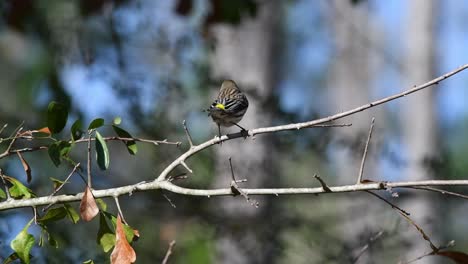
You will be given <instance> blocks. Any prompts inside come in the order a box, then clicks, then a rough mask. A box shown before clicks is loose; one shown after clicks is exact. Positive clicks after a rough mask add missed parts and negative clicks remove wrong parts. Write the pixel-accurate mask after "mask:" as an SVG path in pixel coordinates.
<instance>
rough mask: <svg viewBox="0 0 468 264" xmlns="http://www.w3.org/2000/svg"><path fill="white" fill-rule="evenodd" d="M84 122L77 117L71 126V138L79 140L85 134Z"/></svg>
mask: <svg viewBox="0 0 468 264" xmlns="http://www.w3.org/2000/svg"><path fill="white" fill-rule="evenodd" d="M82 126H83V125H82V123H81V120H80V119H77V120H76V121H75V122H74V123H73V125H72V126H71V128H70V132H71V138H72V140H73V141H75V140H78V139H80V138H81V136H83V130H82Z"/></svg>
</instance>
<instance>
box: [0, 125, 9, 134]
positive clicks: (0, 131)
mask: <svg viewBox="0 0 468 264" xmlns="http://www.w3.org/2000/svg"><path fill="white" fill-rule="evenodd" d="M7 126H8V123H5V124H4V125H3V127H2V128H1V129H0V134H1V133H3V130H5V128H7Z"/></svg>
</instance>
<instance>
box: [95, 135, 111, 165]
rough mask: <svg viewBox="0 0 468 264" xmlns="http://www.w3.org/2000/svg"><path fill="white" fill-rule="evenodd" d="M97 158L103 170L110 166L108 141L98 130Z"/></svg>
mask: <svg viewBox="0 0 468 264" xmlns="http://www.w3.org/2000/svg"><path fill="white" fill-rule="evenodd" d="M96 159H97V163H98V166H99V168H100V169H101V170H107V169H108V168H109V162H110V159H109V149H108V148H107V144H106V141H105V140H104V138H102V136H101V134H100V133H99V132H97V131H96Z"/></svg>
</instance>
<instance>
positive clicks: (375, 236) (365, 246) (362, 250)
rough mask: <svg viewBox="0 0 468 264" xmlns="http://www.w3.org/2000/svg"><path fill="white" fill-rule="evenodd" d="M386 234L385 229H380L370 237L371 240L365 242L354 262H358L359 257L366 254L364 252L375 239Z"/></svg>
mask: <svg viewBox="0 0 468 264" xmlns="http://www.w3.org/2000/svg"><path fill="white" fill-rule="evenodd" d="M383 234H384V231H382V230H381V231H379V232H378V233H377V234H375V235H373V236H372V237H371V238H370V239H369V242H368V243H367V244H365V245H364V246H363V247H362V248H361V250H359V253H358V254H357V256H356V257H355V258H354V260H353V263H357V261H358V260H359V258H360V257H361V256H362V254H364V252H366V250H367V249H368V248H369V246H370V244H372V243H373V242H374V241H376V240H377V239H379V237H381V236H382V235H383Z"/></svg>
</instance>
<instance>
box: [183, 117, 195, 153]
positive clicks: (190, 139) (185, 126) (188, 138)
mask: <svg viewBox="0 0 468 264" xmlns="http://www.w3.org/2000/svg"><path fill="white" fill-rule="evenodd" d="M182 125H184V131H185V135H186V136H187V140H188V142H189V144H190V148H193V146H194V145H193V140H192V136H191V135H190V132H189V130H188V128H187V122H185V120H184V121H182Z"/></svg>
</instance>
